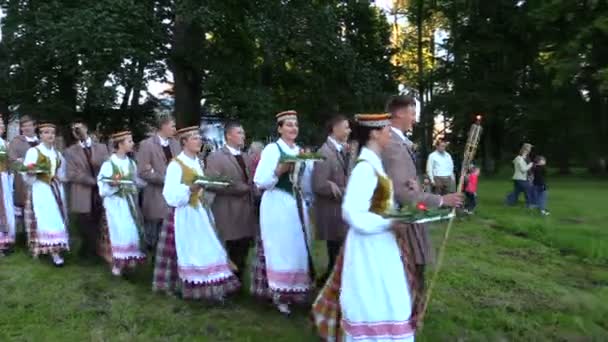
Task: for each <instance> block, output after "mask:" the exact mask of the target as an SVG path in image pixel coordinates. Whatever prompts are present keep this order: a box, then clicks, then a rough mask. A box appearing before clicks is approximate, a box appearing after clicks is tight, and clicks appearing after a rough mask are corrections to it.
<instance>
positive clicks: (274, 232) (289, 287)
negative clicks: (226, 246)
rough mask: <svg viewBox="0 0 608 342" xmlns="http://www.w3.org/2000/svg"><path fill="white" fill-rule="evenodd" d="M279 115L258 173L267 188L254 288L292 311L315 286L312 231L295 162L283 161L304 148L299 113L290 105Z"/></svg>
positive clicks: (257, 181) (285, 311)
mask: <svg viewBox="0 0 608 342" xmlns="http://www.w3.org/2000/svg"><path fill="white" fill-rule="evenodd" d="M276 118H277V124H278V131H279V134H280V136H281V137H280V139H279V140H278V141H277V142H275V143H272V144H269V145H267V146H266V147H265V148H264V150H263V151H262V155H261V158H260V162H259V164H258V167H257V170H256V173H255V177H254V182H255V184H256V185H257V186H258V188H260V189H262V190H263V191H264V194H263V195H262V202H261V204H260V233H261V234H260V235H261V241H259V240H258V242H257V246H256V248H257V260H256V262H255V264H254V275H253V286H252V290H253V292H254V294H256V295H259V296H271V297H272V300H273V302H274V304H275V305H276V306H277V308H278V309H279V311H280V312H281V313H283V314H289V313H290V309H289V305H290V304H292V303H295V302H303V301H305V300H306V298H307V295H308V292H309V290H310V286H311V276H310V274H309V271H310V267H309V255H308V247H307V242H308V241H307V239H308V237H307V234H305V232H306V230H305V229H303V227H305V226H306V224H307V218H306V215H304V214H303V213H306V212H307V210H306V205H305V203H304V201H302V199H301V198H296V197H299V196H295V192H294V187H293V186H294V185H293V184H292V182H291V180H290V173H291V171H292V168H293V163H281V157H285V156H295V155H297V154H298V153H299V152H300V148H299V147H298V146H297V145H296V144H295V140H296V138H297V136H298V117H297V113H296V112H295V111H286V112H282V113H279V114H277V116H276ZM297 200H300V203H297V202H296V201H297Z"/></svg>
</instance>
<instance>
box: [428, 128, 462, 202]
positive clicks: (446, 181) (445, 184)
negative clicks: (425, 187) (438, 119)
mask: <svg viewBox="0 0 608 342" xmlns="http://www.w3.org/2000/svg"><path fill="white" fill-rule="evenodd" d="M446 147H447V143H446V142H445V141H444V140H439V141H438V142H437V144H436V145H435V151H434V152H433V153H431V154H430V155H429V159H428V161H427V163H426V173H427V175H428V177H429V179H430V181H431V185H433V189H434V191H435V193H436V194H438V195H445V194H448V193H452V192H454V191H455V190H456V182H455V178H454V161H453V160H452V156H451V155H450V154H449V153H448V152H447V151H446Z"/></svg>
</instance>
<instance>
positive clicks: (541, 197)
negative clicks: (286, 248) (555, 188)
mask: <svg viewBox="0 0 608 342" xmlns="http://www.w3.org/2000/svg"><path fill="white" fill-rule="evenodd" d="M546 164H547V160H546V159H545V157H543V156H538V157H536V159H535V163H534V167H533V168H532V175H533V177H534V178H533V181H532V187H533V189H532V190H533V193H534V202H535V204H536V206H537V207H538V209H540V213H541V214H542V215H544V216H547V215H549V211H547V183H546V181H545V177H546V174H547V170H546V168H545V165H546Z"/></svg>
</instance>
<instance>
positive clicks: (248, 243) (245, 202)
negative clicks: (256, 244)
mask: <svg viewBox="0 0 608 342" xmlns="http://www.w3.org/2000/svg"><path fill="white" fill-rule="evenodd" d="M206 164H207V165H206V169H205V173H206V174H207V175H209V176H223V177H226V178H228V179H230V181H231V185H230V186H228V187H226V188H212V189H209V191H212V192H213V193H215V198H214V200H213V204H212V205H211V209H212V211H213V217H214V218H215V224H216V226H217V232H218V235H219V236H220V238H221V239H222V240H223V241H225V244H226V250H227V252H228V256H229V257H230V260H231V261H232V262H234V264H235V265H236V267H237V270H236V275H237V276H238V278H239V280H241V281H242V280H243V279H242V275H243V271H244V269H245V263H246V261H247V256H248V255H249V250H250V248H251V247H252V245H253V238H254V236H256V235H257V231H258V224H257V222H256V221H257V220H256V215H255V207H254V191H253V189H254V186H253V178H252V177H251V170H250V168H249V165H250V161H249V156H247V155H245V154H243V153H241V151H239V150H237V149H234V148H232V147H230V146H228V145H226V146H224V147H222V148H221V149H219V150H217V151H215V152H213V153H212V154H211V155H210V156H209V157H208V158H207V163H206Z"/></svg>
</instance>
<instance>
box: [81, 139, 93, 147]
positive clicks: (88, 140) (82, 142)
mask: <svg viewBox="0 0 608 342" xmlns="http://www.w3.org/2000/svg"><path fill="white" fill-rule="evenodd" d="M80 146H82V148H87V147H91V137H87V140H85V141H81V142H80Z"/></svg>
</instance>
